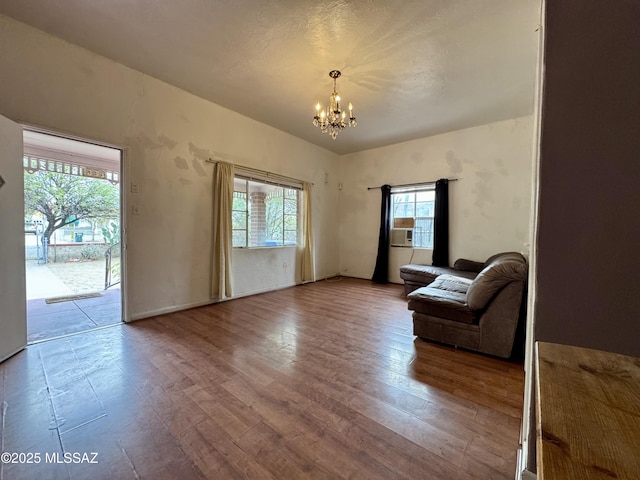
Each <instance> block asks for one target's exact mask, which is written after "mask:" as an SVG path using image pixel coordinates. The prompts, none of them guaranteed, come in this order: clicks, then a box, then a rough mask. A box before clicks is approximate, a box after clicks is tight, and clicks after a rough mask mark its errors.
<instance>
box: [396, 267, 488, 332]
mask: <svg viewBox="0 0 640 480" xmlns="http://www.w3.org/2000/svg"><path fill="white" fill-rule="evenodd" d="M470 285H471V280H470V279H467V278H463V277H456V276H453V275H447V274H444V275H440V276H439V277H438V278H436V279H435V280H434V281H433V283H431V284H430V285H429V286H427V287H421V288H418V289H417V290H414V291H413V292H411V293H410V294H409V295H407V297H408V298H409V305H408V307H409V310H413V311H415V312H419V313H422V314H425V315H432V316H434V317H441V318H447V319H449V320H455V321H458V322H464V323H473V322H474V321H475V319H476V317H475V313H474V312H473V311H471V310H470V309H469V308H468V306H467V302H466V299H467V290H468V288H469V286H470Z"/></svg>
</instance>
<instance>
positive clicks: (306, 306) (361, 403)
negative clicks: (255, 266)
mask: <svg viewBox="0 0 640 480" xmlns="http://www.w3.org/2000/svg"><path fill="white" fill-rule="evenodd" d="M522 395H523V369H522V363H521V362H519V361H513V360H502V359H497V358H493V357H489V356H485V355H481V354H477V353H474V352H468V351H464V350H456V349H454V348H451V347H448V346H443V345H438V344H434V343H429V342H425V341H422V340H420V339H416V338H415V337H414V336H413V335H412V321H411V312H410V311H408V310H407V302H406V298H405V297H404V293H403V289H402V287H401V286H399V285H377V284H373V283H371V282H369V281H364V280H356V279H331V280H329V281H322V282H316V283H314V284H307V285H304V286H299V287H293V288H288V289H284V290H279V291H275V292H270V293H266V294H260V295H255V296H251V297H246V298H241V299H237V300H232V301H227V302H221V303H218V304H213V305H210V306H206V307H201V308H197V309H191V310H186V311H181V312H175V313H171V314H167V315H162V316H158V317H154V318H151V319H147V320H144V321H139V322H135V323H132V324H127V325H119V326H114V327H109V328H107V329H103V330H96V331H93V332H87V333H85V334H78V335H74V336H71V337H66V338H61V339H56V340H52V341H49V342H44V343H40V344H36V345H31V346H29V347H28V348H27V349H26V350H25V351H23V352H21V353H19V354H17V355H15V356H14V357H12V358H11V359H9V360H7V361H6V362H4V363H3V364H1V365H0V399H2V402H3V405H5V406H6V409H5V410H6V413H5V414H4V417H3V418H2V420H3V429H2V432H1V433H2V439H3V440H2V441H3V442H4V450H5V451H16V450H20V451H31V452H34V451H35V450H34V449H40V450H42V453H44V451H57V452H59V453H64V452H77V451H82V450H83V449H85V450H86V449H90V450H92V451H97V452H99V454H100V455H99V458H100V459H101V460H102V461H101V462H100V463H99V464H97V465H87V464H84V465H42V464H40V465H38V466H37V467H36V466H34V467H33V468H30V467H29V466H28V465H21V466H13V465H8V466H7V465H5V466H4V467H3V468H4V470H3V474H4V475H5V478H17V479H22V478H36V477H37V478H87V477H91V478H154V479H155V478H212V479H219V478H255V479H260V480H267V479H299V478H319V479H342V478H344V479H346V478H350V479H358V478H362V479H376V478H380V479H387V478H398V479H415V478H430V479H434V480H438V479H447V480H473V479H483V480H484V479H491V478H494V479H510V478H513V475H514V470H515V459H516V451H517V447H518V437H519V429H520V416H521V410H522ZM52 425H53V427H54V428H53V429H52V428H51V427H52ZM23 427H26V429H25V428H23ZM8 475H10V476H8Z"/></svg>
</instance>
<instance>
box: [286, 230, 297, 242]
mask: <svg viewBox="0 0 640 480" xmlns="http://www.w3.org/2000/svg"><path fill="white" fill-rule="evenodd" d="M284 243H285V245H295V244H296V243H298V232H296V231H291V230H287V231H285V232H284Z"/></svg>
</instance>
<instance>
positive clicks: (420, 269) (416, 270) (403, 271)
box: [400, 264, 477, 285]
mask: <svg viewBox="0 0 640 480" xmlns="http://www.w3.org/2000/svg"><path fill="white" fill-rule="evenodd" d="M454 272H455V271H454V270H453V269H452V268H448V267H434V266H432V265H417V264H410V265H403V266H402V267H400V278H402V279H403V280H409V281H411V282H416V283H421V284H423V285H428V284H430V283H431V282H433V281H434V280H435V279H436V278H437V277H438V276H440V275H445V274H452V273H454ZM455 275H456V276H460V277H465V278H474V277H475V276H476V275H477V272H465V271H460V272H455Z"/></svg>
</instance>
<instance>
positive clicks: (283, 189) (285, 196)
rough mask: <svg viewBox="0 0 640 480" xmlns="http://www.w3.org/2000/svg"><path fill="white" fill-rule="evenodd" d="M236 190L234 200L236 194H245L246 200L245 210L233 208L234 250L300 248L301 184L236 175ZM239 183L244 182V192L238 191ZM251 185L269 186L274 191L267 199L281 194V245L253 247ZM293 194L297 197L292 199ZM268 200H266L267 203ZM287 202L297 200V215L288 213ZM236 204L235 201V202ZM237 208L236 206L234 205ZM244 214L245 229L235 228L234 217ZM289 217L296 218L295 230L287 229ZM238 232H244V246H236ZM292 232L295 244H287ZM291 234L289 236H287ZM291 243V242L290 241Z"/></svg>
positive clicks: (266, 244) (269, 193)
mask: <svg viewBox="0 0 640 480" xmlns="http://www.w3.org/2000/svg"><path fill="white" fill-rule="evenodd" d="M233 180H234V190H233V194H234V199H235V198H236V193H244V194H245V198H244V207H245V208H244V209H243V210H242V209H237V208H233V207H232V213H231V215H232V225H231V231H232V246H233V248H240V249H256V248H283V247H298V246H299V245H300V241H301V226H302V222H301V220H302V218H301V215H302V210H301V207H302V185H301V184H300V185H299V186H298V184H297V183H294V182H286V183H282V182H277V181H272V180H269V179H265V178H262V177H258V178H256V176H253V175H251V176H249V175H243V174H241V173H236V174H235V175H234V179H233ZM238 181H241V182H244V187H245V190H244V191H240V190H236V184H237V182H238ZM250 183H253V184H261V185H267V186H269V187H270V188H271V189H274V188H275V190H272V191H271V192H268V193H267V194H266V195H267V197H268V196H269V195H271V194H273V193H278V192H279V193H280V195H279V197H280V198H281V199H282V212H281V219H282V227H281V230H282V231H281V232H280V237H281V240H277V241H278V242H279V243H277V244H271V245H270V244H268V243H265V244H264V245H251V243H250V242H251V210H250V198H251V197H250V194H251V193H252V191H251V188H250ZM291 192H295V196H294V197H292V196H291ZM266 200H267V199H265V202H266ZM287 200H289V203H290V201H291V200H295V214H294V213H290V212H288V211H287V203H288V202H287ZM234 204H235V201H234ZM234 206H235V205H234ZM241 212H243V213H244V214H245V216H244V228H234V218H233V215H234V214H237V213H241ZM266 217H267V205H266V203H265V222H266V220H267V218H266ZM287 217H289V218H291V217H295V230H293V229H291V228H287V226H288V225H290V222H289V223H288V222H287ZM238 231H243V232H244V245H236V244H235V238H234V233H235V232H238ZM291 232H295V235H294V237H295V242H294V243H287V238H291V235H290V234H291ZM266 233H267V232H266V225H265V234H266ZM287 234H289V235H287ZM266 242H269V243H270V242H273V240H267V241H266ZM289 242H290V240H289Z"/></svg>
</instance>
